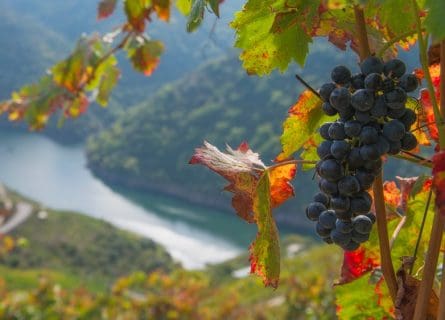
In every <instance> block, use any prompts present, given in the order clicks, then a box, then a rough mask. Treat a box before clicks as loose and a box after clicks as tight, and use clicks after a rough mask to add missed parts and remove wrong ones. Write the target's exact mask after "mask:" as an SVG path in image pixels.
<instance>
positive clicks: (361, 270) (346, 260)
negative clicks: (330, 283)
mask: <svg viewBox="0 0 445 320" xmlns="http://www.w3.org/2000/svg"><path fill="white" fill-rule="evenodd" d="M378 265H379V261H378V258H377V257H374V255H373V254H372V253H371V252H370V251H368V250H366V249H365V248H363V247H360V248H358V249H357V250H355V251H345V252H344V256H343V265H342V267H341V278H340V281H339V282H338V283H336V284H345V283H348V282H351V281H353V280H355V279H357V278H359V277H361V276H362V275H363V274H365V273H367V272H369V271H371V270H373V269H374V268H375V267H377V266H378Z"/></svg>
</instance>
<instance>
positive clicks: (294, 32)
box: [231, 0, 319, 75]
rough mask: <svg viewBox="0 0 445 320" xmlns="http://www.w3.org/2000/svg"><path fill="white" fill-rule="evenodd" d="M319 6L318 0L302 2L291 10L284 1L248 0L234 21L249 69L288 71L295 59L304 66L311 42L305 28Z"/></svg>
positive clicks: (308, 25) (236, 44)
mask: <svg viewBox="0 0 445 320" xmlns="http://www.w3.org/2000/svg"><path fill="white" fill-rule="evenodd" d="M318 5H319V3H318V1H299V4H298V6H299V8H298V10H290V11H289V8H288V6H287V4H286V2H285V1H272V0H267V1H263V0H249V1H248V2H247V3H246V5H245V6H244V8H243V10H242V11H240V12H238V13H236V15H235V20H233V22H232V23H231V26H232V28H234V29H235V31H236V35H237V39H236V42H235V46H236V47H238V48H240V49H242V50H243V51H242V53H241V55H240V58H241V60H242V61H243V67H244V68H245V69H246V70H247V72H248V73H250V74H257V75H264V74H269V73H270V72H271V71H272V70H273V69H275V68H278V69H279V70H281V71H285V70H286V69H287V67H288V65H289V63H291V62H292V61H295V62H297V63H299V64H300V65H304V62H305V59H306V56H307V54H308V51H309V43H311V42H312V38H311V36H310V35H309V34H308V33H307V30H306V29H305V27H306V26H307V27H308V28H310V26H311V24H312V22H313V21H312V18H314V17H315V14H314V13H315V12H316V10H318Z"/></svg>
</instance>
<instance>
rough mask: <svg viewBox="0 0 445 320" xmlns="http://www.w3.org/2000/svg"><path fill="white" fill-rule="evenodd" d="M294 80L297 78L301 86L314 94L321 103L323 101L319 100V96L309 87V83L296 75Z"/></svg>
mask: <svg viewBox="0 0 445 320" xmlns="http://www.w3.org/2000/svg"><path fill="white" fill-rule="evenodd" d="M295 78H297V80H298V81H300V82H301V84H302V85H303V86H305V87H306V88H307V89H309V90H310V91H311V92H312V93H313V94H315V95H316V96H317V97H318V99H320V100H321V101H323V99H322V98H321V96H320V94H319V93H318V92H317V90H315V89H314V88H312V87H311V85H310V84H309V83H307V82H306V81H305V80H304V79H303V78H302V77H301V76H299V75H298V74H296V75H295Z"/></svg>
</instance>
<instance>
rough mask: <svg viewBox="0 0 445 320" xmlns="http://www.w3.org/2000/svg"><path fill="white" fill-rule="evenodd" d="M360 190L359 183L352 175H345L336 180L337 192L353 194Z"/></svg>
mask: <svg viewBox="0 0 445 320" xmlns="http://www.w3.org/2000/svg"><path fill="white" fill-rule="evenodd" d="M359 191H360V183H359V182H358V180H357V178H356V177H354V176H346V177H344V178H343V179H340V181H338V192H339V193H340V194H341V195H346V196H349V195H354V194H356V193H357V192H359Z"/></svg>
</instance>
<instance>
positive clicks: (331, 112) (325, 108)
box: [321, 102, 337, 116]
mask: <svg viewBox="0 0 445 320" xmlns="http://www.w3.org/2000/svg"><path fill="white" fill-rule="evenodd" d="M321 108H322V109H323V112H324V113H325V114H326V115H328V116H335V115H336V114H337V110H336V109H334V107H332V106H331V104H330V103H329V102H323V104H322V105H321Z"/></svg>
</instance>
